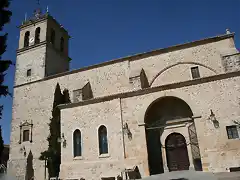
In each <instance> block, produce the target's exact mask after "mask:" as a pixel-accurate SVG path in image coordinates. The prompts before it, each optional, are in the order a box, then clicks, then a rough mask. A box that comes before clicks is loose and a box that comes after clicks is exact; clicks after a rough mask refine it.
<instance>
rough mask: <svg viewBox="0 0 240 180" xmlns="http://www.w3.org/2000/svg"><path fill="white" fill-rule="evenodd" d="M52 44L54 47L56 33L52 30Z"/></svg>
mask: <svg viewBox="0 0 240 180" xmlns="http://www.w3.org/2000/svg"><path fill="white" fill-rule="evenodd" d="M50 42H51V43H52V44H53V45H54V43H55V31H54V30H53V29H51V36H50Z"/></svg>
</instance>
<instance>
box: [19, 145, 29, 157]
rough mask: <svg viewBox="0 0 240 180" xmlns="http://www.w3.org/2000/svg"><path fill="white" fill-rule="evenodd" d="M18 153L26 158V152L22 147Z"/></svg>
mask: <svg viewBox="0 0 240 180" xmlns="http://www.w3.org/2000/svg"><path fill="white" fill-rule="evenodd" d="M20 153H23V155H24V157H26V155H27V152H26V149H25V146H22V147H21V148H20Z"/></svg>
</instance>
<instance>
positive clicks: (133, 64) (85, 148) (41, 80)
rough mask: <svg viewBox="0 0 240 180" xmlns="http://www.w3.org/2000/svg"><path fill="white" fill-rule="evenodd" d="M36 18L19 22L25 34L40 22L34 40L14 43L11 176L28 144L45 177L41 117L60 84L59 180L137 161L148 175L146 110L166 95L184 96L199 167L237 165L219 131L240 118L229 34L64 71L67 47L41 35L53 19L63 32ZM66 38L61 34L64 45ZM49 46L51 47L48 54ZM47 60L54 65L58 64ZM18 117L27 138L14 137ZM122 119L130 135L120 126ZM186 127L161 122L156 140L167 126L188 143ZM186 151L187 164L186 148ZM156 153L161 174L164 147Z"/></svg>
mask: <svg viewBox="0 0 240 180" xmlns="http://www.w3.org/2000/svg"><path fill="white" fill-rule="evenodd" d="M35 21H36V23H35V24H34V25H33V24H31V23H29V24H25V25H22V26H21V27H20V30H21V34H24V32H25V31H26V30H28V29H31V32H33V33H34V30H32V29H35V28H36V27H38V25H39V26H41V30H42V31H41V33H42V34H41V38H42V39H41V42H40V45H30V46H29V47H28V48H23V46H22V44H23V41H24V39H23V38H22V35H21V38H20V42H19V50H18V52H19V53H18V56H17V65H16V77H15V87H14V97H13V108H12V124H11V140H10V156H9V162H8V168H9V172H10V173H14V174H16V176H17V178H18V179H21V180H22V179H24V177H25V173H26V172H25V171H26V159H27V155H28V154H29V152H30V150H31V152H32V154H33V169H34V176H35V179H37V180H38V179H39V180H40V179H44V169H45V168H44V162H42V161H40V160H38V158H39V156H40V153H41V152H42V151H44V150H46V149H47V146H48V142H47V141H46V139H47V137H48V135H49V128H48V123H49V119H50V117H51V110H52V103H53V94H54V90H55V87H56V84H57V83H59V84H60V87H61V89H62V90H63V89H64V88H67V89H68V90H69V92H70V96H71V100H72V103H71V104H66V105H60V106H59V108H60V109H61V133H63V134H64V138H65V140H66V147H63V146H62V157H61V158H62V164H61V172H60V176H61V178H63V179H80V178H84V179H92V180H97V179H100V178H103V177H105V178H106V177H116V176H117V175H121V172H123V171H124V169H126V168H132V167H134V166H138V168H139V171H140V174H141V177H146V176H149V164H148V151H147V144H146V133H145V132H146V131H145V126H144V125H145V113H146V112H147V110H148V108H149V107H150V105H151V104H152V103H153V102H155V101H156V100H158V99H159V98H161V97H168V96H171V97H177V98H179V99H181V100H183V101H184V102H186V103H187V104H188V105H189V107H190V109H191V111H192V112H193V121H194V124H195V126H196V131H197V137H198V143H199V149H200V154H201V162H202V168H203V171H210V172H229V171H230V170H229V168H231V167H239V166H240V141H239V139H228V136H227V132H226V126H229V125H234V123H233V121H234V120H240V107H239V103H240V101H239V98H240V65H239V52H238V51H237V49H236V48H235V45H234V40H233V38H234V34H225V35H221V36H216V37H212V38H207V39H203V40H199V41H195V42H191V43H186V44H182V45H177V46H173V47H169V48H165V49H159V50H156V51H152V52H146V53H142V54H138V55H133V56H129V57H126V58H121V59H117V60H113V61H109V62H105V63H102V64H98V65H94V66H90V67H86V68H82V69H77V70H73V71H68V67H69V65H68V63H67V62H68V61H67V60H68V59H69V58H68V50H66V51H65V52H64V53H65V54H61V53H60V52H59V50H54V49H53V50H52V47H51V46H50V45H49V42H48V40H47V39H48V38H47V37H48V33H49V32H48V31H49V29H50V28H49V26H50V25H51V24H54V23H55V26H54V28H55V31H56V32H57V33H58V34H61V33H62V34H63V36H64V37H65V39H67V37H68V35H67V33H66V31H65V30H64V29H63V28H62V27H60V26H58V24H57V22H55V20H53V18H52V17H51V16H47V17H44V18H42V19H38V20H35ZM67 44H68V43H67V40H66V45H65V48H68V45H67ZM50 49H51V50H50ZM48 51H52V53H50V54H51V55H48V53H47V52H48ZM53 51H54V52H53ZM60 62H61V63H60ZM58 63H60V64H58ZM234 63H235V64H234ZM53 64H58V67H57V69H56V67H55V66H54V65H53ZM233 64H234V65H233ZM196 66H197V67H198V68H199V72H200V78H197V79H192V75H191V67H196ZM28 68H32V70H33V71H32V75H31V77H27V76H26V70H27V69H28ZM49 75H51V76H49ZM143 82H144V83H145V85H144V86H143V85H142V83H143ZM87 83H90V85H91V91H92V95H93V97H92V98H90V99H87V100H84V101H79V102H73V99H74V94H73V91H74V90H77V89H82V88H83V87H84V86H85V85H86V84H87ZM88 89H89V88H88ZM210 109H211V110H212V111H213V112H214V114H215V116H216V119H217V120H218V122H219V127H218V128H215V127H214V125H213V123H212V122H211V121H210V120H209V115H210ZM24 122H28V123H30V124H31V123H32V130H31V137H32V142H30V141H25V142H23V141H22V139H21V138H22V133H23V132H22V131H21V129H20V124H21V123H24ZM126 123H127V124H128V129H129V131H130V132H131V136H132V137H131V138H129V137H128V136H127V135H126V134H125V133H124V132H123V125H124V124H126ZM100 125H105V126H106V127H107V132H108V149H109V151H108V154H104V155H99V150H98V149H99V148H98V128H99V127H100ZM189 125H190V122H185V123H180V124H178V125H170V126H168V127H165V128H164V131H163V134H162V135H161V138H160V141H161V143H162V145H165V139H166V138H167V136H168V135H169V134H171V133H173V132H178V133H181V134H182V135H183V136H184V137H185V139H186V141H187V142H188V141H189V135H188V132H187V127H188V126H189ZM76 129H79V130H80V131H81V134H82V137H81V143H82V156H81V157H77V158H74V156H73V132H74V131H75V130H76ZM20 134H21V135H20ZM187 150H188V155H189V160H190V167H192V168H193V160H192V154H191V147H190V146H188V147H187ZM24 153H25V155H24ZM162 157H163V164H164V171H165V172H166V171H168V166H167V159H166V152H165V149H164V148H163V149H162Z"/></svg>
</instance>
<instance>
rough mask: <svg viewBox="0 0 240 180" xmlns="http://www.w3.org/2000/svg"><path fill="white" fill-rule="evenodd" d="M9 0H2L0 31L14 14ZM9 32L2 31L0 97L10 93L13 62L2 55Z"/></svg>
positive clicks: (0, 145) (0, 139)
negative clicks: (8, 73)
mask: <svg viewBox="0 0 240 180" xmlns="http://www.w3.org/2000/svg"><path fill="white" fill-rule="evenodd" d="M9 4H10V3H9V0H0V32H2V30H3V26H4V25H5V24H7V23H9V21H10V17H11V16H12V13H11V11H9V10H8V7H9ZM6 41H7V33H0V98H1V96H7V95H8V94H9V91H8V86H6V85H3V81H4V76H5V75H6V71H7V69H8V68H9V66H10V65H11V64H12V62H11V61H10V60H2V55H3V53H4V52H5V51H6V48H7V45H6ZM2 110H3V105H0V119H2ZM0 130H1V131H0V156H1V155H2V152H3V149H4V145H3V138H2V129H1V127H0Z"/></svg>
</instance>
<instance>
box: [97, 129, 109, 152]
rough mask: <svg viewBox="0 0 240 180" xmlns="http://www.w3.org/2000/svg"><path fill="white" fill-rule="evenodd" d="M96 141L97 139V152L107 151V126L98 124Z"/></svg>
mask: <svg viewBox="0 0 240 180" xmlns="http://www.w3.org/2000/svg"><path fill="white" fill-rule="evenodd" d="M98 141H99V153H100V154H107V153H108V139H107V128H106V127H105V126H103V125H102V126H100V127H99V129H98Z"/></svg>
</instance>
